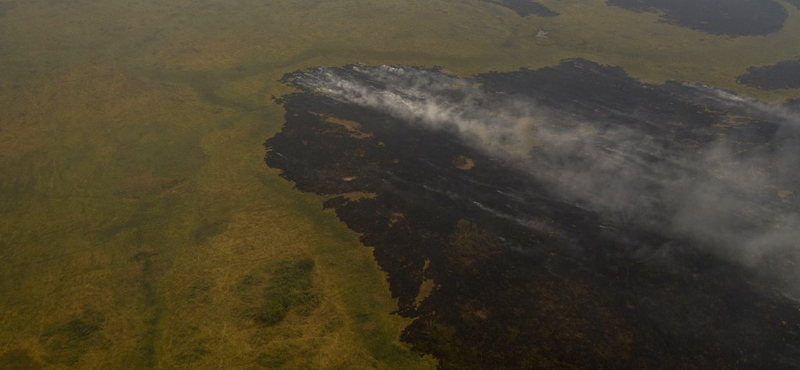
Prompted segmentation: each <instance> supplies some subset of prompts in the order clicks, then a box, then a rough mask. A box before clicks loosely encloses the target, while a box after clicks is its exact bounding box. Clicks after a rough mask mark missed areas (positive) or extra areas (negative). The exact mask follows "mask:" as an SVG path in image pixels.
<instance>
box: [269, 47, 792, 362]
mask: <svg viewBox="0 0 800 370" xmlns="http://www.w3.org/2000/svg"><path fill="white" fill-rule="evenodd" d="M357 68H365V67H357ZM354 71H355V68H354V67H353V66H348V67H343V68H340V69H336V72H339V73H341V74H342V75H346V76H349V77H351V78H354V79H358V78H361V77H360V76H361V75H360V74H359V73H356V72H354ZM303 73H311V72H296V73H295V74H290V75H287V76H286V79H285V82H287V83H290V84H292V81H293V80H294V79H296V78H297V77H298V76H302V75H303ZM426 73H431V74H434V75H435V74H438V73H440V72H439V71H438V70H429V71H427V72H426ZM366 82H367V83H378V82H373V81H366ZM472 82H478V83H480V84H482V86H483V87H482V89H483V91H485V92H486V94H487V96H489V98H487V99H488V100H492V99H507V98H508V97H514V98H521V99H531V100H534V99H535V101H537V104H540V105H542V106H546V107H548V109H552V110H553V111H556V112H561V113H562V114H563V115H564V117H570V118H571V119H572V120H575V121H580V120H597V122H601V124H604V125H619V126H622V127H626V126H636V125H639V126H641V125H644V124H646V123H648V122H649V123H650V124H649V125H648V126H646V127H637V129H641V130H649V132H650V134H651V135H652V136H653V137H657V138H660V139H661V140H664V141H667V142H670V143H674V144H673V145H674V146H677V147H680V148H694V147H698V146H703V145H705V144H706V143H708V142H711V141H712V140H714V139H715V138H718V137H719V136H720V135H722V136H723V137H725V138H726V140H729V141H731V142H740V143H741V144H740V145H743V146H746V147H748V148H749V147H753V146H757V145H759V143H763V142H764V141H765V140H768V139H769V138H770V137H771V136H772V135H774V134H775V132H776V131H777V130H778V128H777V126H776V124H775V123H773V122H770V121H769V118H770V117H762V116H757V115H754V114H755V113H753V112H751V111H749V110H748V109H746V108H735V107H727V106H721V105H719V104H717V103H715V102H714V101H713V100H708V99H706V98H704V96H703V95H702V94H700V93H699V92H698V89H696V88H692V87H688V86H685V85H682V84H679V83H667V84H664V85H645V84H641V83H639V82H637V81H635V80H633V79H631V78H629V77H628V76H627V75H625V73H624V72H623V71H622V70H621V69H617V68H610V67H603V66H599V65H597V64H594V63H591V62H588V61H583V60H573V61H568V62H565V63H563V64H562V65H559V66H557V67H551V68H545V69H540V70H535V71H534V70H521V71H518V72H510V73H487V74H483V75H479V76H476V77H475V78H474V80H473V81H472ZM294 85H295V86H296V87H298V88H299V89H300V92H297V93H293V94H289V95H287V96H284V97H282V98H281V99H279V103H280V104H282V105H283V106H284V108H285V110H286V114H285V119H286V125H285V126H284V128H283V131H282V132H281V133H279V134H278V135H276V136H275V137H273V138H272V139H269V140H267V142H266V143H265V146H266V147H267V148H268V154H267V156H266V163H267V164H268V165H269V166H271V167H274V168H279V169H281V170H282V171H283V173H282V176H283V177H284V178H286V179H288V180H290V181H293V182H295V183H296V186H297V188H298V189H300V190H303V191H308V192H314V193H317V194H321V195H326V196H332V197H331V199H330V200H328V201H326V202H325V203H324V206H325V207H326V208H332V209H334V210H335V211H336V214H337V215H338V217H339V218H340V219H341V220H342V221H343V222H344V223H346V224H347V225H348V226H349V227H350V228H351V229H353V230H354V231H356V232H359V233H361V234H362V235H363V236H362V238H361V240H362V242H363V243H364V244H366V245H370V246H374V247H375V251H374V255H375V258H376V260H377V261H378V263H379V264H380V266H381V267H382V268H383V269H384V270H385V271H387V272H388V277H389V283H390V287H391V290H392V293H393V295H394V296H395V297H398V298H399V307H398V308H399V310H398V313H399V314H401V315H404V316H407V317H413V318H415V320H414V322H413V323H412V324H411V325H410V326H409V327H408V328H407V329H406V330H405V332H404V333H403V337H402V338H403V340H405V341H407V342H409V343H411V344H413V345H414V346H415V348H417V349H418V350H419V351H420V352H422V353H430V354H433V355H435V356H436V357H437V358H438V359H440V361H441V362H440V367H441V368H442V369H493V368H540V369H573V368H585V369H590V368H591V369H676V368H681V369H710V368H714V369H763V368H770V369H795V368H797V367H798V366H800V360H798V359H800V312H798V310H797V304H796V302H794V301H791V300H789V299H787V298H785V297H784V296H783V295H782V294H781V293H780V292H779V291H778V290H773V289H769V288H767V286H769V284H770V283H772V281H771V280H770V279H771V277H769V276H766V277H765V276H762V274H760V273H759V272H757V271H754V270H752V269H748V268H745V267H742V266H741V265H739V264H736V263H733V262H730V261H727V260H725V259H721V258H719V257H717V256H715V255H713V254H712V253H709V252H708V251H707V250H706V249H703V248H699V247H698V246H697V245H695V243H694V242H692V241H691V240H684V239H681V238H676V237H674V236H673V235H668V234H666V233H660V232H658V230H653V229H651V228H647V227H645V226H643V225H639V224H636V223H630V222H625V221H624V218H619V219H617V218H614V217H609V215H607V214H604V213H602V212H598V211H596V210H594V209H592V207H591V205H588V204H581V203H580V202H574V200H573V199H570V198H568V197H565V196H563V195H562V194H559V193H558V192H557V191H554V190H553V188H552V187H549V186H546V185H545V184H543V183H540V182H538V181H536V180H535V178H534V177H531V176H530V175H529V174H528V173H525V172H524V171H521V170H519V169H516V168H515V167H514V166H513V165H510V164H509V163H508V162H509V161H508V160H507V159H503V158H498V157H495V156H490V155H487V154H486V152H484V151H481V150H479V149H476V148H475V147H474V146H468V145H466V144H464V141H463V140H461V139H459V138H458V137H456V136H455V135H454V134H453V133H452V132H450V131H448V130H433V131H432V130H430V129H427V128H424V127H423V126H421V125H418V124H409V123H408V122H405V121H403V120H400V119H397V118H395V117H394V116H392V115H389V114H387V113H385V112H382V111H379V110H375V109H372V108H369V107H365V106H361V105H357V104H348V103H346V102H342V101H341V100H337V99H333V98H330V97H327V96H325V95H324V94H323V93H320V92H318V91H317V92H315V91H314V90H312V89H305V88H304V87H303V86H301V85H299V84H294ZM704 99H705V100H704ZM727 113H735V114H736V115H737V116H742V117H746V119H744V120H743V121H741V122H739V124H737V125H735V126H731V127H727V128H726V129H725V130H723V131H722V132H721V131H720V130H719V128H718V126H719V125H721V124H722V123H724V122H725V119H726V117H727ZM331 117H335V118H336V119H338V120H346V121H347V122H355V123H357V124H358V128H357V130H358V135H354V132H353V129H352V127H350V129H347V128H345V127H343V126H342V125H340V124H337V123H335V122H332V121H331V120H330V118H331ZM565 121H566V120H565ZM664 122H672V123H673V124H663V123H664ZM742 138H746V139H747V140H740V139H742ZM743 148H744V147H743ZM534 156H535V152H534ZM462 158H468V159H469V160H470V161H471V164H473V165H474V166H471V167H470V168H466V167H465V166H463V165H459V166H455V165H454V163H461V164H463V162H464V160H463V159H462ZM459 159H461V160H460V161H459ZM652 160H653V161H662V160H664V159H663V158H654V159H652ZM354 192H358V193H365V194H373V196H370V197H360V198H358V199H357V200H354V199H353V198H352V197H348V196H345V195H343V194H348V193H350V194H352V193H354ZM642 250H648V251H649V252H648V253H646V255H642V253H643V252H642ZM426 282H428V283H429V284H430V283H431V282H433V289H431V290H430V294H429V295H427V296H426V297H420V291H421V286H424V285H425V284H426ZM421 298H424V299H421Z"/></svg>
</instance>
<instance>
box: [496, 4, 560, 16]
mask: <svg viewBox="0 0 800 370" xmlns="http://www.w3.org/2000/svg"><path fill="white" fill-rule="evenodd" d="M481 1H486V2H489V3H492V4H497V5H500V6H503V7H506V8H509V9H511V10H513V11H515V12H517V14H519V16H520V17H525V16H528V15H531V14H533V15H537V16H540V17H555V16H557V15H558V12H556V11H553V10H551V9H550V8H548V7H546V6H544V5H542V4H539V3H537V2H534V1H530V0H481Z"/></svg>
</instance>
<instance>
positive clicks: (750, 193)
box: [294, 65, 800, 296]
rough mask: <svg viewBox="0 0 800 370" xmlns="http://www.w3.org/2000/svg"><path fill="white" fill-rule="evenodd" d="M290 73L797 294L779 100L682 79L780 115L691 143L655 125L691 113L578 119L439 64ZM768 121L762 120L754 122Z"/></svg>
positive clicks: (791, 158)
mask: <svg viewBox="0 0 800 370" xmlns="http://www.w3.org/2000/svg"><path fill="white" fill-rule="evenodd" d="M294 82H295V84H297V85H298V86H300V87H303V88H306V89H309V90H313V91H316V92H317V93H319V94H324V95H326V96H328V97H331V98H334V99H336V100H339V101H342V102H345V103H350V104H357V105H360V106H364V107H368V108H371V109H374V110H376V111H379V112H382V113H386V114H389V115H391V116H393V117H395V118H398V119H401V120H404V121H406V122H409V123H411V124H415V125H420V126H422V127H426V128H429V129H431V130H446V131H450V132H453V133H454V134H456V135H458V136H459V137H460V138H461V139H462V140H463V141H464V142H466V143H467V144H469V145H470V146H472V147H474V148H477V149H480V150H482V151H484V152H485V153H487V154H488V155H490V156H493V157H496V158H502V159H504V160H505V161H506V162H507V163H508V165H509V166H515V167H517V168H518V169H520V170H523V171H525V172H527V173H528V174H530V176H532V177H533V178H535V179H536V180H537V181H539V182H542V183H544V184H548V185H549V188H551V189H552V190H553V192H554V193H557V194H559V195H560V196H561V197H563V198H564V199H565V201H568V202H578V203H580V204H582V205H584V206H586V207H588V208H590V209H592V210H594V211H596V212H598V213H599V214H601V215H603V219H604V220H605V221H606V222H608V224H609V225H612V226H625V225H632V224H635V225H636V226H637V227H644V228H647V229H650V230H655V231H658V232H659V233H661V234H664V235H667V236H669V237H671V238H674V239H676V240H686V241H689V242H691V243H692V244H694V245H696V246H698V247H700V248H703V249H706V250H709V251H711V252H713V253H715V254H717V255H719V256H721V257H724V258H726V259H729V260H733V261H738V262H739V263H742V264H743V265H745V266H747V267H751V268H756V269H758V270H760V271H763V272H764V273H766V274H767V275H769V276H772V277H773V278H777V279H779V280H780V283H779V284H781V285H782V287H784V288H787V290H788V292H787V293H788V294H791V295H794V296H798V293H800V268H798V267H797V265H795V264H794V263H800V260H799V259H798V257H800V242H799V241H800V213H798V206H797V204H798V203H797V200H796V199H797V196H798V195H800V194H793V193H790V192H789V191H788V190H787V188H790V187H794V186H796V184H797V183H798V180H800V177H798V174H797V170H798V169H800V135H798V131H799V130H800V115H798V114H797V113H792V112H791V111H790V110H789V109H787V108H785V107H783V106H776V105H769V104H765V103H761V102H756V101H751V100H748V99H745V98H742V97H740V96H736V95H734V94H731V93H727V92H722V91H718V90H714V89H711V88H707V87H704V86H692V85H685V86H684V87H685V88H686V89H687V90H690V91H692V92H693V94H694V97H695V98H696V99H699V100H702V101H703V104H706V105H709V106H711V107H713V108H714V109H717V110H721V111H727V110H731V111H737V112H747V113H749V114H752V115H753V117H755V118H756V119H757V120H764V121H768V122H770V124H773V125H774V124H777V125H778V128H777V130H776V131H775V132H774V133H773V134H771V136H770V137H769V139H768V140H767V142H763V143H753V144H752V145H745V146H742V145H739V144H740V143H737V142H735V140H729V139H726V138H725V137H724V135H719V138H718V139H713V140H711V141H708V142H703V143H702V145H697V144H692V145H686V144H684V143H676V142H673V141H671V140H669V139H667V138H664V137H659V136H658V135H657V134H654V133H653V130H651V129H650V128H651V127H654V126H658V127H660V128H662V129H663V128H667V129H669V128H670V127H675V128H679V127H684V128H682V129H685V125H686V123H685V122H676V121H670V120H669V118H667V119H665V120H664V121H657V118H654V116H653V115H647V114H642V115H641V116H637V115H636V114H634V115H633V116H631V115H630V114H624V115H625V118H626V119H628V120H630V119H633V120H634V122H635V124H629V123H628V124H618V123H617V122H615V121H614V118H613V117H612V118H609V119H607V120H604V119H592V118H576V117H575V116H574V115H572V114H570V112H563V111H559V110H558V109H555V108H550V107H547V106H543V105H542V104H537V102H536V101H534V100H533V99H531V98H529V97H525V96H510V95H508V94H505V93H504V92H502V91H485V90H484V89H483V88H482V87H481V86H480V85H479V84H476V83H474V82H473V81H471V80H467V79H460V78H457V77H452V76H447V75H444V74H441V73H439V72H438V71H435V70H422V69H416V68H411V67H389V66H383V67H368V66H361V65H356V66H350V67H347V68H344V69H325V68H320V69H316V70H312V71H308V72H307V73H303V74H299V75H297V76H296V77H295V81H294ZM620 114H623V113H620ZM656 117H657V116H656ZM731 117H733V115H731ZM654 119H655V120H656V121H655V122H654ZM731 124H732V125H736V124H737V123H736V122H734V121H732V123H731ZM760 124H766V123H758V122H756V123H752V125H760ZM689 130H690V131H691V130H692V129H691V128H690V129H689ZM656 132H659V131H656ZM720 132H722V131H720ZM714 135H716V134H714ZM526 222H530V221H529V220H528V221H526ZM642 248H643V249H647V248H661V249H663V248H669V246H642Z"/></svg>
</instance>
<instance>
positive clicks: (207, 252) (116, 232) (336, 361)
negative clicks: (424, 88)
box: [0, 0, 800, 369]
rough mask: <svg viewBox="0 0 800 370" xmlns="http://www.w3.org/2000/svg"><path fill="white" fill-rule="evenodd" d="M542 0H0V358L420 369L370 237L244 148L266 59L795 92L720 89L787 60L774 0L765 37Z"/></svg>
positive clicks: (257, 150)
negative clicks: (402, 338) (528, 8)
mask: <svg viewBox="0 0 800 370" xmlns="http://www.w3.org/2000/svg"><path fill="white" fill-rule="evenodd" d="M542 3H543V4H545V5H546V6H548V7H550V8H552V9H554V10H557V11H559V12H560V13H561V14H562V15H561V16H559V17H553V18H537V17H527V18H520V17H519V16H517V15H516V13H514V12H513V11H511V10H508V9H505V8H502V7H499V6H496V5H492V4H488V3H484V2H478V1H472V0H448V1H444V0H440V1H436V0H434V1H416V0H415V1H403V2H397V1H388V0H373V1H352V0H342V1H335V2H323V1H318V0H277V1H265V0H260V1H255V0H239V1H229V0H196V1H190V0H168V1H155V0H143V1H121V0H106V1H98V0H63V1H61V0H31V1H9V0H0V4H2V6H0V10H1V11H0V71H2V72H1V76H2V78H0V312H2V313H3V314H2V316H0V369H6V368H26V369H35V368H41V367H45V368H53V369H58V368H81V369H145V368H160V369H180V368H187V369H189V368H190V369H262V368H266V369H269V368H286V369H304V368H305V369H362V368H363V369H366V368H370V369H371V368H377V369H390V368H395V369H415V368H419V369H422V368H432V367H433V366H435V361H434V360H433V359H430V358H428V357H424V358H423V357H420V356H419V355H418V354H415V353H412V351H411V350H410V349H409V347H408V346H407V345H405V344H403V343H400V342H399V340H398V336H399V333H400V331H401V330H402V329H403V328H404V327H405V325H407V324H408V321H407V320H406V319H402V318H399V317H397V316H395V315H391V314H390V312H391V311H393V310H394V309H395V304H396V302H395V301H394V300H393V299H392V297H391V295H390V293H389V291H388V284H387V283H386V281H385V276H384V274H383V273H382V272H381V271H380V270H379V268H378V267H377V265H376V263H375V262H374V260H373V259H372V256H371V251H370V249H369V248H366V247H364V246H362V245H360V243H359V241H358V235H356V234H355V233H353V232H351V231H349V230H348V229H347V228H346V227H345V226H344V225H342V224H341V223H340V222H339V221H338V220H337V219H336V217H335V216H334V215H333V214H332V213H331V212H327V211H323V210H322V208H321V205H320V199H319V198H317V197H315V196H313V195H309V194H303V193H300V192H298V191H296V190H294V189H293V186H292V184H291V183H289V182H286V181H284V180H283V179H281V178H280V177H278V172H277V171H276V170H273V169H270V168H268V167H266V166H265V165H264V163H263V160H262V158H263V155H264V148H263V147H262V143H263V141H264V140H265V139H267V138H268V137H270V136H272V135H274V134H275V133H276V132H278V131H279V130H280V128H281V125H282V113H283V112H282V111H281V108H280V106H278V105H276V104H275V103H274V102H273V101H272V100H271V98H270V97H271V96H280V95H282V94H285V93H287V92H289V89H288V88H287V87H285V86H282V85H281V84H279V83H278V82H277V80H278V79H279V78H280V77H281V76H282V75H283V74H284V73H286V72H290V71H293V70H296V69H300V68H306V67H309V66H317V65H340V64H344V63H352V62H363V63H379V64H383V63H392V64H395V63H407V64H415V65H422V66H433V65H439V66H442V67H443V68H445V70H446V71H448V72H450V73H455V74H460V75H470V74H473V73H476V72H482V71H487V70H515V69H518V68H520V67H526V66H527V67H540V66H545V65H552V64H555V63H558V61H560V60H562V59H565V58H574V57H583V58H588V59H592V60H595V61H597V62H600V63H604V64H609V65H619V66H622V67H623V68H624V69H625V70H626V71H627V72H628V73H630V74H631V75H633V76H635V77H637V78H640V79H642V80H643V81H647V82H661V81H664V80H666V79H676V80H684V81H691V82H699V83H704V84H709V85H713V86H719V87H722V88H726V89H733V90H736V91H738V92H740V93H743V94H747V95H749V96H753V97H755V98H759V99H764V100H768V101H780V100H783V99H786V98H799V97H800V91H797V90H783V91H773V92H764V91H758V90H755V89H751V88H745V87H742V86H738V85H736V84H735V78H736V76H738V75H740V74H742V73H744V71H745V70H746V68H747V67H749V66H752V65H766V64H772V63H775V62H777V61H779V60H784V59H789V58H794V57H797V56H798V55H797V53H798V52H797V50H793V49H792V48H791V47H788V46H787V45H800V11H798V10H797V9H796V8H793V7H791V6H790V5H786V7H787V9H788V10H789V12H790V17H789V20H788V21H787V23H786V25H785V28H784V29H783V30H782V31H781V32H778V33H775V34H772V35H769V36H766V37H739V38H728V37H722V36H711V35H706V34H703V33H699V32H696V31H690V30H686V29H681V28H678V27H674V26H670V25H666V24H663V23H658V22H657V16H656V15H654V14H638V13H632V12H628V11H625V10H623V9H620V8H613V7H607V6H606V5H605V4H604V3H603V1H601V0H591V1H588V0H586V1H584V0H560V1H559V0H547V1H543V2H542ZM540 28H542V29H546V30H548V31H550V32H551V37H550V38H547V39H537V38H534V37H533V35H534V34H535V33H536V31H537V30H538V29H540ZM303 261H305V262H303ZM308 261H311V262H308ZM304 263H305V265H304ZM309 264H310V266H311V267H310V268H309V267H308V266H309ZM287 266H289V267H287ZM291 266H306V267H303V268H299V269H300V270H297V271H294V270H287V269H289V268H291ZM287 271H288V272H287ZM292 271H294V272H292ZM298 271H299V272H298ZM287 279H288V280H287ZM295 279H296V280H295ZM288 281H293V282H292V283H289V282H288ZM280 286H284V287H288V288H286V289H288V290H286V289H284V290H281V288H280ZM275 302H282V303H280V305H279V306H274V304H275ZM270 305H273V306H270ZM270 307H271V308H270ZM264 310H266V311H269V310H272V311H269V312H272V314H271V315H273V316H269V315H267V314H263V312H264ZM276 310H277V311H276ZM259 312H262V313H259ZM275 312H278V313H277V316H275ZM262 315H266V316H262ZM264 317H272V318H271V319H263V318H264Z"/></svg>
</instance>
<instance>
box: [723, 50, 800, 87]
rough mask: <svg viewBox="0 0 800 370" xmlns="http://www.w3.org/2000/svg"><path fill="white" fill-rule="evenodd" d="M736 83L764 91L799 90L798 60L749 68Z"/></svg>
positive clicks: (799, 66)
mask: <svg viewBox="0 0 800 370" xmlns="http://www.w3.org/2000/svg"><path fill="white" fill-rule="evenodd" d="M738 81H739V83H741V84H745V85H748V86H753V87H757V88H759V89H764V90H777V89H797V88H800V58H798V59H795V60H787V61H783V62H779V63H776V64H773V65H770V66H764V67H750V68H748V69H747V73H746V74H743V75H741V76H739V78H738Z"/></svg>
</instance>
